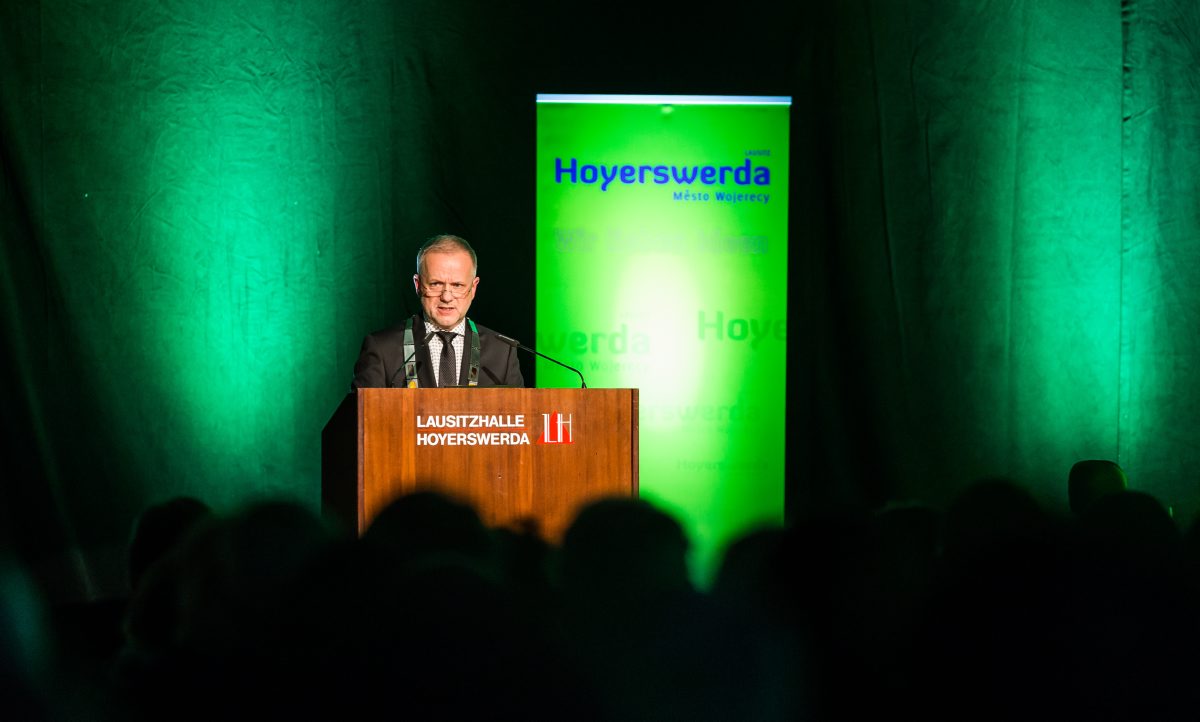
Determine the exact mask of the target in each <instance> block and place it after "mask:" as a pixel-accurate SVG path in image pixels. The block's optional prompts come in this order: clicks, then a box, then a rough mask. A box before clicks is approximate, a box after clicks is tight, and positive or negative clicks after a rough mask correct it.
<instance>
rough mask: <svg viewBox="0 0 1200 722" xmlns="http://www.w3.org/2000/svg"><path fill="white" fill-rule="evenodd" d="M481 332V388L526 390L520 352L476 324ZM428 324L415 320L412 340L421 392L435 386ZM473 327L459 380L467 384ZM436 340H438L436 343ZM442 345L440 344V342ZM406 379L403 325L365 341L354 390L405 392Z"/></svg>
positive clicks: (421, 320)
mask: <svg viewBox="0 0 1200 722" xmlns="http://www.w3.org/2000/svg"><path fill="white" fill-rule="evenodd" d="M475 327H476V328H477V329H479V385H480V386H516V387H518V388H519V387H523V386H524V385H525V379H523V378H522V377H521V365H520V363H518V361H517V349H516V348H514V347H512V346H509V345H508V344H506V343H504V342H503V341H501V340H500V339H498V338H496V332H495V331H492V330H491V329H489V328H485V327H484V326H480V325H479V324H475ZM424 329H425V320H424V319H423V318H421V317H420V316H415V317H414V318H413V339H414V340H415V342H416V356H415V357H414V358H415V360H416V362H417V382H418V383H419V384H420V385H421V387H422V388H431V387H433V386H435V385H436V384H435V383H434V378H433V365H432V363H431V362H430V360H429V347H428V346H426V345H425V344H423V343H421V339H422V338H424V337H425V330H424ZM470 334H471V326H470V324H468V325H467V338H466V339H464V340H465V342H466V343H465V344H464V345H463V353H462V366H461V370H460V371H459V374H458V378H459V379H460V380H461V381H462V382H463V383H464V384H465V383H466V378H467V370H468V369H469V368H470V366H471V352H470V349H471V339H470ZM435 340H436V339H435ZM439 343H440V342H439ZM404 384H405V379H404V324H403V323H400V324H397V325H395V326H392V327H391V328H389V329H386V330H384V331H376V332H375V333H372V334H370V335H368V336H367V337H366V338H364V339H363V343H362V350H361V351H359V354H358V361H357V362H355V364H354V381H353V382H352V383H351V384H350V388H351V389H368V388H384V387H390V386H396V387H400V388H403V387H404Z"/></svg>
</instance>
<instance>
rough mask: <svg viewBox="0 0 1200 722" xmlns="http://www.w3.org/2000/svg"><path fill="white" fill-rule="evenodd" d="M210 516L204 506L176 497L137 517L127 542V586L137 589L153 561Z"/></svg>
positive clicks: (209, 510)
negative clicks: (131, 534)
mask: <svg viewBox="0 0 1200 722" xmlns="http://www.w3.org/2000/svg"><path fill="white" fill-rule="evenodd" d="M211 516H212V510H211V509H210V508H209V507H208V505H207V504H205V503H204V502H202V501H200V500H199V499H195V498H193V497H190V496H178V497H175V498H173V499H168V500H167V501H164V502H162V503H160V504H155V505H153V506H150V507H148V508H147V509H146V510H145V511H143V512H142V514H141V516H139V517H138V520H137V523H136V524H135V526H134V529H133V538H132V539H131V540H130V542H129V585H130V587H131V588H133V589H136V588H137V587H138V585H139V584H140V583H141V581H142V578H143V577H144V576H145V574H146V570H147V569H149V568H150V566H151V565H152V564H154V562H156V561H158V560H159V559H161V558H162V557H163V556H164V555H165V554H166V553H167V552H169V551H170V550H171V549H172V548H174V547H175V546H176V545H177V544H178V543H179V541H180V540H181V539H183V538H184V537H185V536H186V535H187V534H188V532H190V531H191V530H192V529H194V528H195V527H196V524H197V523H199V522H200V521H203V520H204V519H207V518H209V517H211Z"/></svg>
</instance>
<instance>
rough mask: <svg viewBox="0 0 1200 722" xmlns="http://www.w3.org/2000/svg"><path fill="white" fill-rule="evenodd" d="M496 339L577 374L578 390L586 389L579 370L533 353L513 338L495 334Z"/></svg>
mask: <svg viewBox="0 0 1200 722" xmlns="http://www.w3.org/2000/svg"><path fill="white" fill-rule="evenodd" d="M496 338H498V339H500V340H501V341H503V342H504V343H506V344H508V345H509V346H512V347H513V348H523V349H525V350H526V351H528V352H529V353H531V354H534V355H536V356H541V357H542V358H544V359H546V360H547V361H553V362H554V363H556V364H558V365H559V366H562V367H563V368H565V369H570V370H572V371H574V372H575V373H577V374H579V388H581V389H586V388H587V382H586V381H584V380H583V374H581V373H579V369H577V368H575V367H574V366H568V365H566V364H565V363H563V362H562V361H559V360H558V359H552V358H550V357H549V356H547V355H546V354H544V353H541V352H540V351H534V350H533V349H531V348H529V347H528V346H526V345H524V344H522V343H521V342H520V341H518V340H516V339H515V338H511V337H509V336H505V335H504V334H502V333H498V334H496Z"/></svg>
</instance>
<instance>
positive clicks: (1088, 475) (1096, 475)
mask: <svg viewBox="0 0 1200 722" xmlns="http://www.w3.org/2000/svg"><path fill="white" fill-rule="evenodd" d="M1128 486H1129V480H1128V479H1127V478H1126V477H1125V470H1124V469H1122V468H1121V467H1120V466H1118V465H1117V464H1116V463H1114V462H1111V461H1105V460H1103V459H1087V460H1085V461H1077V462H1075V465H1074V466H1072V467H1071V473H1070V474H1069V475H1068V476H1067V498H1068V501H1069V503H1070V505H1071V512H1072V513H1074V514H1082V513H1083V512H1084V511H1085V510H1086V509H1087V508H1088V507H1089V506H1091V505H1092V503H1094V502H1095V501H1096V500H1097V499H1099V498H1100V497H1102V496H1105V495H1107V494H1112V493H1113V492H1117V491H1125V489H1126V488H1128Z"/></svg>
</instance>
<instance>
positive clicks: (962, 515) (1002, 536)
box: [943, 478, 1049, 560]
mask: <svg viewBox="0 0 1200 722" xmlns="http://www.w3.org/2000/svg"><path fill="white" fill-rule="evenodd" d="M1048 525H1049V523H1048V519H1047V517H1046V515H1045V513H1044V512H1043V511H1042V509H1041V507H1040V506H1038V503H1037V501H1036V500H1035V499H1034V498H1033V496H1032V495H1031V494H1030V493H1029V492H1028V491H1026V490H1025V489H1024V488H1022V487H1020V486H1018V485H1017V484H1015V483H1013V482H1012V481H1009V480H1008V479H1002V478H993V479H984V480H981V481H978V482H975V483H974V484H972V485H971V486H969V487H967V489H966V490H965V491H964V492H963V493H962V494H960V495H959V496H958V498H956V499H955V500H954V501H953V502H952V503H951V504H950V507H949V508H948V509H947V510H946V515H945V534H944V537H943V543H944V550H945V555H946V556H947V558H949V559H951V560H964V559H972V558H976V557H978V556H979V555H980V554H991V553H993V552H1002V553H1003V552H1005V551H1007V550H1010V549H1012V548H1013V547H1014V546H1025V545H1027V544H1029V543H1040V542H1042V541H1044V540H1045V534H1046V532H1047V528H1048Z"/></svg>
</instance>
